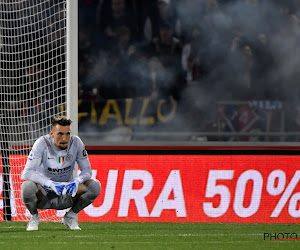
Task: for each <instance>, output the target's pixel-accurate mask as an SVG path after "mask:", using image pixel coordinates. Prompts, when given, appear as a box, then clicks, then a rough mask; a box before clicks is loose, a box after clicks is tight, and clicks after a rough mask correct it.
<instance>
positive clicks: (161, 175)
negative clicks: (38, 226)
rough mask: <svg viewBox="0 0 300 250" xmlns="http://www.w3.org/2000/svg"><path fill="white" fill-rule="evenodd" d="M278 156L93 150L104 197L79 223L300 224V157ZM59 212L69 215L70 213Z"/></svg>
mask: <svg viewBox="0 0 300 250" xmlns="http://www.w3.org/2000/svg"><path fill="white" fill-rule="evenodd" d="M271 153H272V154H273V155H271V154H270V152H267V151H259V150H248V151H247V150H246V151H235V150H215V151H197V150H196V151H195V150H175V151H172V150H171V151H168V150H167V151H166V150H154V151H147V150H137V151H136V150H131V151H126V150H125V151H122V150H121V151H107V152H106V151H105V150H104V151H99V154H95V151H93V152H91V153H90V154H89V158H90V162H91V165H92V169H93V178H97V179H98V180H99V181H100V182H101V184H102V190H101V194H100V196H99V197H98V198H97V199H96V200H95V202H94V203H93V204H92V205H90V206H89V207H87V208H85V209H84V211H81V212H80V213H79V221H97V222H101V221H103V222H104V221H111V222H113V221H131V222H134V221H141V222H229V223H231V222H232V223H234V222H239V223H299V222H300V219H299V218H300V206H299V205H300V184H299V181H300V157H299V155H298V150H295V151H293V150H292V151H289V150H286V151H272V152H271ZM18 158H19V159H24V157H23V156H22V157H17V156H14V157H13V158H11V161H10V164H11V165H13V164H19V163H18V160H17V159H18ZM13 169H14V168H12V170H13ZM16 169H17V168H16ZM14 174H16V173H14ZM17 181H18V180H17ZM0 186H1V185H0ZM14 189H15V190H17V188H14V185H12V204H13V205H12V213H13V214H12V217H13V220H19V219H18V214H19V212H20V210H22V213H24V210H25V207H24V205H23V204H16V203H15V201H17V200H18V201H19V203H20V199H17V198H19V197H20V192H19V191H17V192H15V191H14ZM0 209H3V205H2V198H1V201H0ZM53 213H57V214H56V216H57V217H61V216H63V211H58V212H57V211H55V210H53Z"/></svg>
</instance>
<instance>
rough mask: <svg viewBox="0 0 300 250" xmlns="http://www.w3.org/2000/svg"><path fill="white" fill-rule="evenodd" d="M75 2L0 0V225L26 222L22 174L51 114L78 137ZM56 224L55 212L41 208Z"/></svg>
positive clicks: (27, 215)
mask: <svg viewBox="0 0 300 250" xmlns="http://www.w3.org/2000/svg"><path fill="white" fill-rule="evenodd" d="M77 6H78V0H0V221H10V220H12V221H27V220H29V212H28V211H27V210H26V208H25V206H24V204H23V202H22V199H21V184H22V180H21V179H20V175H21V172H22V171H23V169H24V166H25V164H26V160H27V157H28V153H29V151H30V149H31V147H32V145H33V143H34V142H35V140H36V139H38V138H39V137H40V136H42V135H44V134H47V133H49V131H50V129H51V127H50V126H51V120H52V118H53V117H54V116H55V115H67V116H68V117H70V118H71V119H72V120H73V123H72V133H73V134H75V135H76V134H78V118H77V114H78V108H77V104H78V87H77V86H78V79H77V78H78V77H77V72H78V67H77V65H78V62H77V58H78V57H77V46H78V45H77V44H78V41H77V39H78V7H77ZM39 212H40V216H41V219H42V220H43V221H57V220H58V219H59V217H60V216H61V214H60V213H59V211H58V212H57V211H56V210H41V211H39Z"/></svg>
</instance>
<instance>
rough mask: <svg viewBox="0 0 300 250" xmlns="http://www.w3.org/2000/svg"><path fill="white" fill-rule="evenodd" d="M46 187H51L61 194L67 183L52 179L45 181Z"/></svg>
mask: <svg viewBox="0 0 300 250" xmlns="http://www.w3.org/2000/svg"><path fill="white" fill-rule="evenodd" d="M44 186H45V187H48V188H50V189H51V190H52V191H54V193H56V194H57V195H58V196H60V195H61V194H62V192H63V190H64V188H65V184H63V183H60V182H54V181H51V180H47V181H45V183H44Z"/></svg>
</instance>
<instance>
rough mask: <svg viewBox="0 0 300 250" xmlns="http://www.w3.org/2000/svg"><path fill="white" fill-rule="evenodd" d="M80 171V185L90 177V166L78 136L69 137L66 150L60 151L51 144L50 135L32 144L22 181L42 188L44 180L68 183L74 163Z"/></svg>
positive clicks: (71, 176)
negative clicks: (28, 181) (36, 184)
mask: <svg viewBox="0 0 300 250" xmlns="http://www.w3.org/2000/svg"><path fill="white" fill-rule="evenodd" d="M76 161H77V163H78V166H79V168H80V170H81V173H80V175H79V176H78V177H77V178H78V179H79V181H80V183H83V182H85V181H87V180H89V179H90V178H91V176H92V169H91V164H90V161H89V159H88V155H87V152H86V150H85V147H84V144H83V142H82V141H81V139H80V138H79V137H78V136H75V135H71V138H70V141H69V144H68V148H67V149H65V150H61V149H59V148H57V147H56V146H55V145H54V144H53V138H52V137H51V136H50V135H45V136H42V137H40V138H39V139H38V140H36V142H35V143H34V145H33V147H32V150H31V151H30V154H29V157H28V159H27V162H26V165H25V169H24V171H23V173H22V179H25V180H30V181H33V182H35V183H38V184H40V185H41V186H44V183H45V181H46V180H49V179H50V180H52V181H56V182H69V181H71V180H72V179H73V170H74V166H75V162H76Z"/></svg>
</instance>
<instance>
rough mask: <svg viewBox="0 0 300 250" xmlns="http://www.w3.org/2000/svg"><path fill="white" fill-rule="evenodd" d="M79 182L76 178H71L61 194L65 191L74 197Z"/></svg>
mask: <svg viewBox="0 0 300 250" xmlns="http://www.w3.org/2000/svg"><path fill="white" fill-rule="evenodd" d="M79 184H80V182H79V180H78V179H74V180H72V181H71V182H69V183H68V184H67V185H66V187H65V189H64V191H63V193H62V194H63V195H65V194H66V193H68V194H72V197H74V196H75V195H76V193H77V190H78V185H79Z"/></svg>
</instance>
